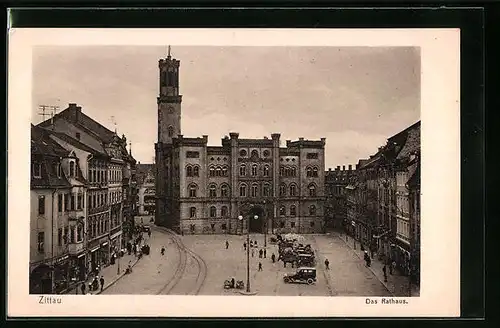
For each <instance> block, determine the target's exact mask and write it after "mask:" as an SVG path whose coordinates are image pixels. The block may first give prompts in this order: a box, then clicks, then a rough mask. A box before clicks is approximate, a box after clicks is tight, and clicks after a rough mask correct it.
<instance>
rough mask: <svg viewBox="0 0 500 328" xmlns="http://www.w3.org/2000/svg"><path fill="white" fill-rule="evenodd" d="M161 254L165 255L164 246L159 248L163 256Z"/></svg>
mask: <svg viewBox="0 0 500 328" xmlns="http://www.w3.org/2000/svg"><path fill="white" fill-rule="evenodd" d="M163 255H165V247H164V246H163V247H162V248H161V256H163Z"/></svg>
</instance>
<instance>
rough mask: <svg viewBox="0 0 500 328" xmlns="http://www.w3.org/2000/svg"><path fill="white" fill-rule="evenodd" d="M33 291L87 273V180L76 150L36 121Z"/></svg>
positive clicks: (60, 286)
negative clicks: (60, 141)
mask: <svg viewBox="0 0 500 328" xmlns="http://www.w3.org/2000/svg"><path fill="white" fill-rule="evenodd" d="M31 166H32V171H31V218H30V227H31V234H30V293H49V294H52V293H58V292H61V291H63V290H64V289H66V288H68V287H69V284H70V282H71V281H78V280H81V279H83V278H84V277H85V251H86V247H85V243H84V231H85V222H86V220H85V208H86V206H85V195H86V181H85V178H84V177H83V174H82V170H81V163H80V161H79V159H78V157H77V156H76V154H75V152H73V151H71V150H67V149H65V148H63V147H61V146H60V145H59V144H58V143H57V142H55V141H54V140H53V139H52V138H51V137H50V134H49V133H48V132H47V131H46V130H44V129H42V128H39V127H35V126H33V125H32V126H31Z"/></svg>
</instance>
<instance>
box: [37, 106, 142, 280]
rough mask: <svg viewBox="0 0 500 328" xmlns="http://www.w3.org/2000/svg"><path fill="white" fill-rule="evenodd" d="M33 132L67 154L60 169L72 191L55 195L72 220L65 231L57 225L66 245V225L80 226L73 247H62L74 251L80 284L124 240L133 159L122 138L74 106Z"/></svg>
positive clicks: (102, 263)
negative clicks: (67, 194)
mask: <svg viewBox="0 0 500 328" xmlns="http://www.w3.org/2000/svg"><path fill="white" fill-rule="evenodd" d="M35 128H36V130H38V131H43V133H44V135H46V136H47V138H49V139H50V140H51V142H53V143H55V144H57V145H59V147H60V148H61V149H64V150H65V151H67V152H68V159H67V160H63V162H62V165H63V167H67V168H68V169H67V170H68V175H66V178H67V179H68V181H69V183H70V185H71V188H72V190H71V192H70V195H69V196H68V197H67V198H66V196H65V195H62V196H58V197H60V200H61V202H62V204H63V205H62V208H63V212H62V213H65V212H64V211H66V209H69V214H68V215H67V216H68V221H69V222H75V223H74V224H71V223H69V224H68V227H67V231H66V228H65V227H62V235H63V239H64V236H68V237H67V238H69V240H70V241H71V240H72V239H71V238H72V232H71V231H72V230H71V229H72V228H71V227H72V226H73V225H77V224H78V223H79V222H83V227H84V229H83V230H81V231H80V233H81V234H80V235H79V234H77V235H76V237H75V240H78V241H79V243H78V246H68V247H72V248H73V251H72V253H78V257H77V259H78V268H80V270H79V278H80V279H79V280H81V279H83V278H84V277H85V274H88V273H89V272H91V271H92V270H93V269H95V268H96V267H97V266H106V265H108V264H109V260H110V256H111V255H113V254H114V253H115V252H116V250H118V249H120V248H123V247H124V245H125V243H126V241H127V240H126V238H122V234H123V223H124V222H125V219H128V218H130V217H131V216H132V211H131V210H130V205H129V202H131V201H132V198H131V196H130V197H128V194H129V193H130V188H129V185H130V177H131V173H132V171H133V165H134V164H135V160H134V159H133V157H132V156H131V154H129V153H128V152H127V149H126V146H127V144H126V139H125V136H122V137H121V138H120V137H119V136H118V135H117V134H116V133H115V132H112V131H110V130H108V129H107V128H105V127H104V126H102V125H101V124H99V123H98V122H96V121H95V120H93V119H92V118H90V117H89V116H87V115H85V114H84V113H83V112H82V109H81V107H80V106H77V105H76V104H69V106H68V108H66V109H65V110H64V111H62V112H60V113H58V114H56V115H55V116H54V117H53V118H52V119H49V120H47V121H44V122H42V123H40V124H39V125H38V126H36V127H35ZM73 195H74V197H73ZM61 197H62V198H61ZM73 198H74V199H73ZM80 204H81V205H80ZM60 207H61V205H59V208H60ZM73 208H75V209H74V210H73ZM63 224H64V223H63ZM75 229H76V228H75ZM76 231H78V230H76ZM80 237H81V238H82V239H78V238H80ZM52 244H54V242H52V241H51V245H52ZM63 245H64V243H63ZM70 245H71V244H70ZM69 250H71V248H69ZM82 254H84V255H82ZM70 267H71V268H74V267H75V266H74V265H70Z"/></svg>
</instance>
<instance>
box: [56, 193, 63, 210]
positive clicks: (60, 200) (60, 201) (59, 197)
mask: <svg viewBox="0 0 500 328" xmlns="http://www.w3.org/2000/svg"><path fill="white" fill-rule="evenodd" d="M57 210H58V211H59V212H62V210H63V195H62V194H59V195H57Z"/></svg>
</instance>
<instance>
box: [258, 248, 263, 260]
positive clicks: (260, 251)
mask: <svg viewBox="0 0 500 328" xmlns="http://www.w3.org/2000/svg"><path fill="white" fill-rule="evenodd" d="M263 253H264V251H262V249H259V258H262V254H263Z"/></svg>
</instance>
